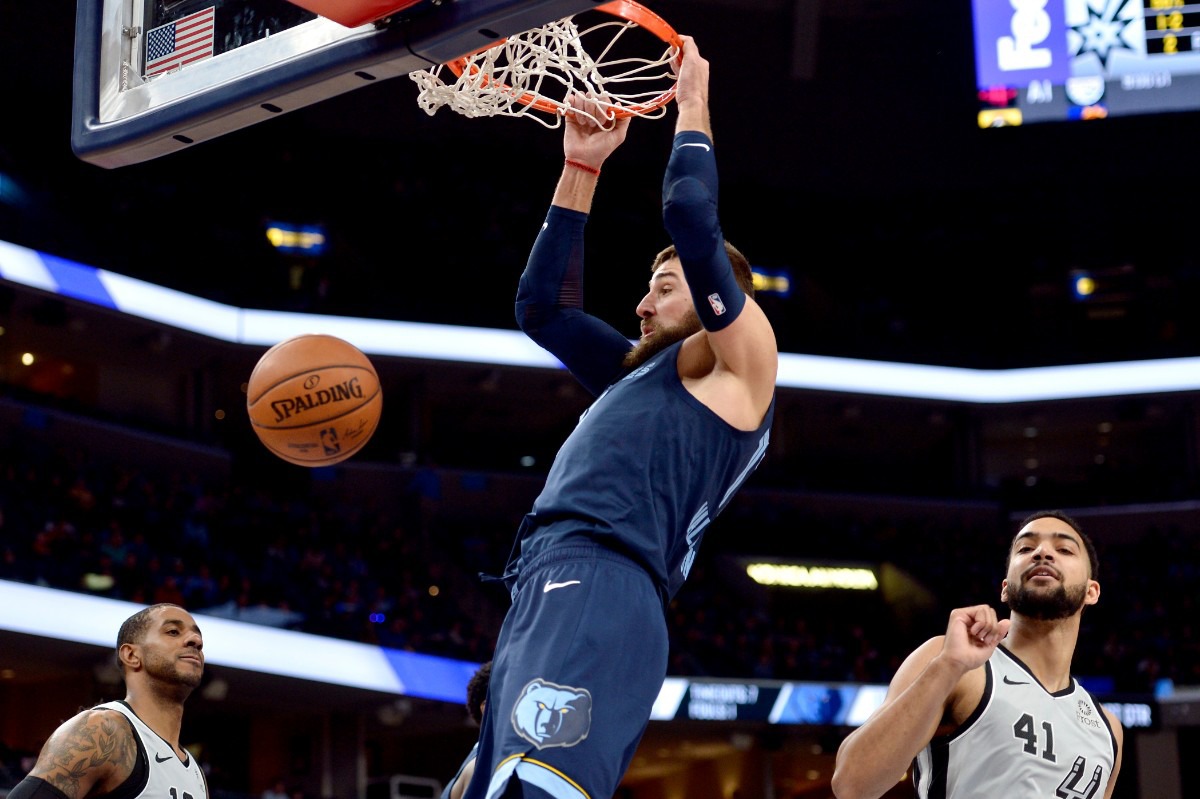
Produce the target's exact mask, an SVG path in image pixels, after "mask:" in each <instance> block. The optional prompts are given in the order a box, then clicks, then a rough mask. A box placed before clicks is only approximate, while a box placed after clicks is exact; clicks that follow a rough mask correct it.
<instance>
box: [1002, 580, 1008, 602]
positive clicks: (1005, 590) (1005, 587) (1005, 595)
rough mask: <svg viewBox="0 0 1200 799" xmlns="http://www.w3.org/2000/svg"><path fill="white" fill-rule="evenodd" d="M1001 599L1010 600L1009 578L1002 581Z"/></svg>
mask: <svg viewBox="0 0 1200 799" xmlns="http://www.w3.org/2000/svg"><path fill="white" fill-rule="evenodd" d="M1000 601H1001V602H1007V601H1008V580H1001V581H1000Z"/></svg>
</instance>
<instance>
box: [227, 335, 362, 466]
mask: <svg viewBox="0 0 1200 799" xmlns="http://www.w3.org/2000/svg"><path fill="white" fill-rule="evenodd" d="M382 408H383V392H382V390H381V389H380V386H379V375H378V374H376V372H375V367H374V366H373V365H372V364H371V361H370V360H368V358H367V356H366V355H364V354H363V353H362V351H361V350H359V349H358V348H357V347H355V346H354V345H353V344H350V343H349V342H347V341H343V340H342V339H340V338H336V337H334V336H327V335H316V334H305V335H300V336H294V337H293V338H290V339H288V340H286V341H282V342H280V343H278V344H276V345H275V346H274V347H271V349H269V350H267V351H266V352H265V353H263V356H262V358H260V359H259V361H258V364H257V365H256V366H255V367H254V371H253V372H252V373H251V375H250V381H249V383H248V384H247V387H246V410H247V412H248V414H249V416H250V425H251V427H252V428H253V429H254V433H255V435H257V436H258V439H259V440H260V441H261V442H262V443H263V444H264V445H265V446H266V448H267V449H269V450H270V451H271V452H273V453H274V454H275V455H277V456H279V457H280V458H282V459H283V460H285V461H288V462H289V463H295V464H297V465H299V466H310V467H315V466H330V465H332V464H335V463H340V462H341V461H344V460H346V459H347V458H349V457H350V456H351V455H353V454H354V453H356V452H358V451H359V450H360V449H362V447H363V445H365V444H366V443H367V441H369V440H370V438H371V436H372V435H373V434H374V433H375V428H376V427H377V426H378V424H379V415H380V412H381V410H382Z"/></svg>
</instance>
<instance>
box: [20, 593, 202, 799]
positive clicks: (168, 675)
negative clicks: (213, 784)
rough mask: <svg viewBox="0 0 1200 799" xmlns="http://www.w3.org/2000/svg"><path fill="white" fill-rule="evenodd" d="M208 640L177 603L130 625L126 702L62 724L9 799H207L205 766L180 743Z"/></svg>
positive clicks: (120, 650)
mask: <svg viewBox="0 0 1200 799" xmlns="http://www.w3.org/2000/svg"><path fill="white" fill-rule="evenodd" d="M203 649H204V639H203V637H201V635H200V628H199V627H198V626H197V625H196V620H195V619H193V618H192V616H191V614H190V613H188V612H187V611H186V610H184V609H183V608H181V607H177V606H176V605H167V604H162V605H152V606H150V607H148V608H145V609H143V610H140V611H138V612H137V613H135V614H133V615H132V616H130V617H129V618H128V619H126V620H125V623H124V624H122V625H121V629H120V631H119V632H118V634H117V663H118V665H119V666H120V668H121V674H122V676H123V677H124V678H125V688H126V694H125V700H124V701H122V702H108V703H106V704H103V705H97V706H96V707H94V708H92V709H90V710H85V711H83V712H82V713H79V714H77V715H76V716H75V717H74V718H71V719H68V720H67V721H66V722H65V723H64V724H63V725H62V726H60V727H59V728H58V729H57V730H56V731H55V732H54V734H52V735H51V736H50V738H49V740H47V741H46V744H45V746H43V747H42V751H41V754H40V755H38V759H37V763H36V764H34V767H33V770H32V771H30V772H29V775H28V776H27V777H26V778H25V779H24V780H22V781H21V782H20V783H18V784H17V786H16V787H15V788H13V789H12V790H11V791H10V792H9V794H8V797H9V799H91V797H101V796H104V797H110V799H208V786H207V784H206V782H205V778H204V774H203V772H202V771H201V770H200V765H199V764H198V763H197V762H196V760H195V758H193V757H192V756H191V755H189V754H188V752H187V750H186V749H184V748H183V747H181V746H180V745H179V733H180V729H181V728H182V724H183V703H184V701H185V700H186V699H187V698H188V696H189V695H190V694H191V693H192V691H193V690H194V689H195V688H196V687H197V686H199V685H200V678H201V677H202V676H203V674H204V652H203Z"/></svg>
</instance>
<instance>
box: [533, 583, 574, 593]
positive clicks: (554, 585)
mask: <svg viewBox="0 0 1200 799" xmlns="http://www.w3.org/2000/svg"><path fill="white" fill-rule="evenodd" d="M568 585H579V581H578V580H567V581H566V582H565V583H552V582H550V581H549V580H547V581H546V584H545V585H544V586H542V593H543V594H548V593H550V592H551V591H553V590H554V589H555V588H566V587H567V586H568Z"/></svg>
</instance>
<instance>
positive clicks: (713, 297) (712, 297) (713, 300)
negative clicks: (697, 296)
mask: <svg viewBox="0 0 1200 799" xmlns="http://www.w3.org/2000/svg"><path fill="white" fill-rule="evenodd" d="M708 304H709V305H711V306H712V309H713V313H715V314H716V315H717V316H720V315H721V314H723V313H725V303H723V302H721V295H720V294H709V295H708Z"/></svg>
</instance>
